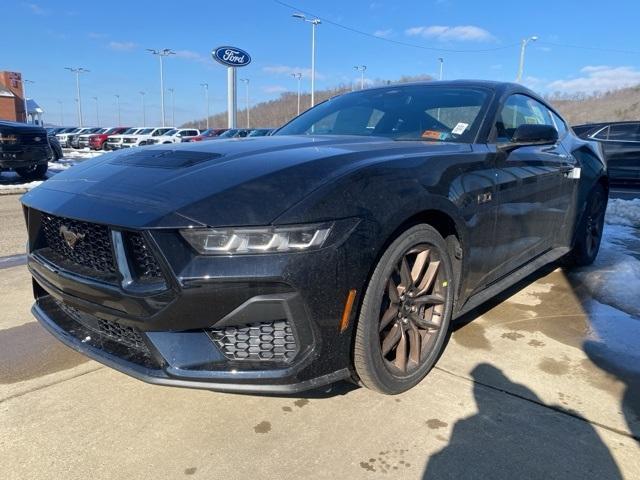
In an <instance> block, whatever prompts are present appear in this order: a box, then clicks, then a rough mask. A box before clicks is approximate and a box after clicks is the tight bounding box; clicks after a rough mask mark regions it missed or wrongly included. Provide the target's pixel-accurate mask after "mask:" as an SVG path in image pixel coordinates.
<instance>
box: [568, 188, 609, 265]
mask: <svg viewBox="0 0 640 480" xmlns="http://www.w3.org/2000/svg"><path fill="white" fill-rule="evenodd" d="M606 210H607V192H606V190H605V189H604V187H603V186H602V185H597V186H596V187H595V188H594V189H593V190H592V191H591V193H590V194H589V198H588V200H587V207H586V209H585V212H584V215H583V218H582V220H581V221H580V225H578V228H577V230H576V241H575V244H574V246H573V250H571V252H569V253H568V254H567V256H566V257H565V258H564V259H563V264H564V266H566V267H568V268H574V267H585V266H587V265H591V264H592V263H593V262H594V260H595V259H596V257H597V256H598V251H599V250H600V242H601V241H602V233H603V229H604V215H605V212H606Z"/></svg>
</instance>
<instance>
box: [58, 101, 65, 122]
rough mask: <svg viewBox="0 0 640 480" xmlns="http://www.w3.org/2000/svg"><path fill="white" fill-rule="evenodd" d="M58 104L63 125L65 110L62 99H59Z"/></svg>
mask: <svg viewBox="0 0 640 480" xmlns="http://www.w3.org/2000/svg"><path fill="white" fill-rule="evenodd" d="M58 105H60V126H61V127H62V126H63V125H64V110H63V108H62V105H63V103H62V100H58Z"/></svg>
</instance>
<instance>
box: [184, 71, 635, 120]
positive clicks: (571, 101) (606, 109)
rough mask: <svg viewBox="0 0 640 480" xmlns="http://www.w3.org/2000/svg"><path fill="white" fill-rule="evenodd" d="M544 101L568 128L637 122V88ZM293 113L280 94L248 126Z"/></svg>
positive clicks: (305, 98)
mask: <svg viewBox="0 0 640 480" xmlns="http://www.w3.org/2000/svg"><path fill="white" fill-rule="evenodd" d="M428 80H432V78H431V77H430V76H428V75H419V76H414V77H409V76H404V77H401V78H399V79H398V80H395V81H390V80H376V81H374V82H373V83H370V84H369V86H373V85H375V86H378V85H391V84H393V83H406V82H415V81H428ZM351 90H352V86H351V85H338V86H337V87H335V88H331V89H327V90H318V91H316V103H318V102H321V101H323V100H326V99H327V98H330V97H333V96H335V95H338V94H341V93H345V92H348V91H351ZM546 99H547V100H548V101H549V102H550V103H551V104H552V105H554V106H555V107H556V108H557V109H558V110H559V111H560V113H561V114H562V115H563V116H564V117H565V118H566V119H567V121H568V122H569V123H570V124H572V125H577V124H581V123H595V122H609V121H619V120H640V85H638V86H635V87H630V88H624V89H620V90H614V91H610V92H604V93H602V92H596V93H593V94H591V95H585V94H573V95H567V94H565V95H561V94H554V95H548V96H547V97H546ZM310 103H311V96H310V95H309V94H308V93H305V94H303V95H301V100H300V104H301V105H302V110H304V109H305V107H308V105H309V104H310ZM296 112H297V94H296V93H295V92H284V93H282V94H281V95H280V97H278V98H277V99H274V100H269V101H267V102H261V103H258V104H256V105H254V106H253V107H252V108H251V112H250V113H251V126H252V127H254V128H259V127H278V126H280V125H282V124H284V123H286V122H287V121H289V120H291V119H292V118H293V117H294V116H295V115H296ZM245 119H246V111H245V110H239V111H238V125H239V126H244V125H245ZM205 123H206V122H205V119H204V118H200V119H195V120H193V121H191V122H187V123H186V124H185V125H184V126H185V127H196V128H202V126H203V125H204V124H205ZM209 123H210V126H211V127H214V128H224V127H226V125H227V113H226V112H220V113H217V114H215V115H213V116H211V117H210V119H209Z"/></svg>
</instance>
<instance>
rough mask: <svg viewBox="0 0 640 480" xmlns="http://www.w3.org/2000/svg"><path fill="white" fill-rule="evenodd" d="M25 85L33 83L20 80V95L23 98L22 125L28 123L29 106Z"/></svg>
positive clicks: (24, 79)
mask: <svg viewBox="0 0 640 480" xmlns="http://www.w3.org/2000/svg"><path fill="white" fill-rule="evenodd" d="M27 83H31V84H33V83H35V82H34V81H33V80H27V79H26V78H23V79H22V95H23V96H24V123H29V105H28V104H27Z"/></svg>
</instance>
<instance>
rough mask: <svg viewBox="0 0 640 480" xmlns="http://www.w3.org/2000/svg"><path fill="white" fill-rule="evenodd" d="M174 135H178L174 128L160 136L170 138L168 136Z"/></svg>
mask: <svg viewBox="0 0 640 480" xmlns="http://www.w3.org/2000/svg"><path fill="white" fill-rule="evenodd" d="M176 133H178V130H177V129H175V128H172V129H171V130H169V131H167V132H165V133H163V134H162V135H166V136H167V137H170V136H172V135H175V134H176Z"/></svg>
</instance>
